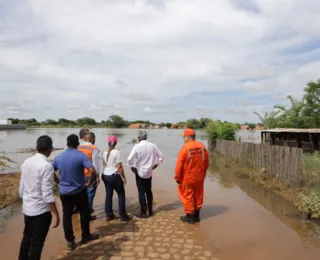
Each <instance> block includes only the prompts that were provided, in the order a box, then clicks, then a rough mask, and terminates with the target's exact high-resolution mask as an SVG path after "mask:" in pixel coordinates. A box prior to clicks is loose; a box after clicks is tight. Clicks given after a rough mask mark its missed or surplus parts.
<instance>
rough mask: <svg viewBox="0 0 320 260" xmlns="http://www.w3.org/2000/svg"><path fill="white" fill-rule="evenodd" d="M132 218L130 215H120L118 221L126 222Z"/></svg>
mask: <svg viewBox="0 0 320 260" xmlns="http://www.w3.org/2000/svg"><path fill="white" fill-rule="evenodd" d="M130 220H132V216H129V215H126V216H124V217H120V222H127V221H130Z"/></svg>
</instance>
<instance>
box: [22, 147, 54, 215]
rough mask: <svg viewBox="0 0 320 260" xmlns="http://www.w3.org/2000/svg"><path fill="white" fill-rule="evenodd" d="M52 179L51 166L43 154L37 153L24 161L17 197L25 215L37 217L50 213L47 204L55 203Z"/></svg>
mask: <svg viewBox="0 0 320 260" xmlns="http://www.w3.org/2000/svg"><path fill="white" fill-rule="evenodd" d="M53 178H54V169H53V166H52V164H51V163H50V162H49V160H48V159H47V157H46V156H44V155H43V154H40V153H37V154H36V155H34V156H32V157H30V158H28V159H26V160H25V161H24V163H23V164H22V166H21V180H20V187H19V195H20V197H21V198H22V204H23V213H24V214H25V215H27V216H37V215H41V214H43V213H45V212H48V211H50V209H49V207H48V203H52V202H55V197H54V193H53V184H54V179H53Z"/></svg>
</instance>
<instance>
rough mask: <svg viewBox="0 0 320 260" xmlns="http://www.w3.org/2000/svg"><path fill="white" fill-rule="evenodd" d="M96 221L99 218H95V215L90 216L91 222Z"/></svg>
mask: <svg viewBox="0 0 320 260" xmlns="http://www.w3.org/2000/svg"><path fill="white" fill-rule="evenodd" d="M96 219H97V216H95V215H90V217H89V221H94V220H96Z"/></svg>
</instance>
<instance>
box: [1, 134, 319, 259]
mask: <svg viewBox="0 0 320 260" xmlns="http://www.w3.org/2000/svg"><path fill="white" fill-rule="evenodd" d="M94 132H95V133H96V135H97V146H98V147H99V148H100V150H104V149H106V148H107V145H106V144H107V136H108V135H109V134H115V135H117V136H118V138H119V144H118V147H117V148H118V149H119V150H120V151H121V155H122V158H123V160H125V158H126V157H127V156H128V155H129V152H130V150H131V148H132V146H133V145H132V144H129V142H130V140H132V138H134V137H135V135H136V130H108V129H94ZM71 133H78V129H40V130H37V129H33V130H26V131H9V132H8V133H6V136H5V137H3V136H4V135H2V142H1V144H0V145H1V148H0V151H3V152H5V153H6V154H7V155H8V156H9V157H10V158H11V159H13V160H16V161H17V166H18V165H19V164H20V163H21V162H22V161H23V160H24V159H25V158H26V157H28V156H30V154H25V153H24V154H21V153H19V149H20V150H21V149H29V148H33V147H34V142H35V140H36V138H37V137H38V136H39V135H42V134H48V135H50V136H51V137H52V138H53V141H54V146H55V147H64V146H65V139H66V136H67V135H68V134H71ZM179 133H180V131H179V130H164V129H161V130H150V131H149V140H150V141H152V142H154V143H156V144H157V145H158V146H159V148H160V149H161V150H162V152H163V153H164V156H165V162H164V163H163V165H161V167H159V168H158V169H157V170H156V171H155V173H154V178H153V188H154V190H155V191H156V192H155V193H156V197H157V198H161V199H163V200H165V201H167V202H168V207H169V208H171V210H172V211H174V212H176V213H179V214H183V208H182V207H181V205H180V203H179V200H178V196H177V191H176V184H175V182H174V181H173V175H174V166H175V160H176V154H177V153H178V151H179V149H180V147H181V146H182V139H181V137H180V136H179ZM198 139H200V140H201V141H203V142H204V143H206V136H205V134H204V133H203V132H198ZM54 155H55V154H54ZM54 155H53V156H52V158H53V157H54ZM212 164H213V166H214V164H215V162H214V160H212ZM17 166H16V167H17ZM125 170H126V175H127V178H128V184H127V186H126V193H127V203H128V204H129V205H133V204H135V203H137V191H136V186H135V181H134V177H133V175H132V174H131V173H130V171H129V169H127V168H126V169H125ZM104 197H105V190H104V186H103V185H100V186H99V188H98V192H97V195H96V199H95V208H96V209H97V210H98V209H99V210H101V209H103V205H104ZM57 204H58V207H59V210H61V209H60V206H61V205H60V202H59V200H57ZM115 208H116V204H115ZM201 215H202V222H201V223H200V224H199V225H198V226H196V229H199V231H200V232H202V234H203V236H204V238H205V239H204V240H202V243H205V244H206V245H207V246H209V247H211V249H212V251H213V252H214V253H215V255H216V256H217V257H218V258H219V259H232V260H264V259H279V260H284V259H293V260H303V259H310V260H316V259H317V260H318V259H319V256H320V248H319V241H320V238H319V237H320V235H319V234H320V228H319V226H318V225H317V224H315V223H311V224H308V223H305V222H304V221H303V220H301V219H300V217H299V215H298V213H297V211H296V210H295V208H294V207H293V206H292V205H291V204H290V203H289V202H287V201H285V200H284V199H283V198H281V197H280V196H278V195H276V194H274V193H272V192H270V191H267V190H265V189H264V188H263V187H261V186H260V185H257V184H256V183H253V182H252V181H250V180H245V179H237V178H235V177H234V176H233V175H232V174H230V173H228V171H226V170H225V169H224V170H222V169H217V168H216V167H211V168H210V173H209V175H208V178H207V179H206V182H205V201H204V206H203V209H202V212H201ZM74 218H75V220H77V219H76V218H77V216H74ZM0 219H1V221H0V232H1V233H0V251H1V257H0V258H1V259H9V260H11V259H17V256H18V251H19V246H20V240H21V236H22V231H23V214H22V213H21V209H20V204H15V205H13V206H11V207H8V208H6V209H4V210H2V211H1V212H0ZM74 229H75V233H76V234H79V232H80V227H79V224H78V222H77V221H75V226H74ZM78 236H79V235H78ZM64 247H65V241H64V237H63V230H62V226H60V227H58V228H57V229H51V230H50V232H49V235H48V238H47V241H46V244H45V247H44V250H43V257H42V259H52V258H53V257H54V256H56V255H57V252H59V251H60V250H61V249H63V248H64Z"/></svg>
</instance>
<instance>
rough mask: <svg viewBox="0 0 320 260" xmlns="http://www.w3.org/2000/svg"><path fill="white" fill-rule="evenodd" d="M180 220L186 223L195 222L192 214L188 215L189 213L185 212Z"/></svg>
mask: <svg viewBox="0 0 320 260" xmlns="http://www.w3.org/2000/svg"><path fill="white" fill-rule="evenodd" d="M180 220H181V221H182V222H185V223H188V224H191V225H193V224H195V223H196V221H195V218H194V216H192V215H189V214H187V215H185V216H183V217H180Z"/></svg>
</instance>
